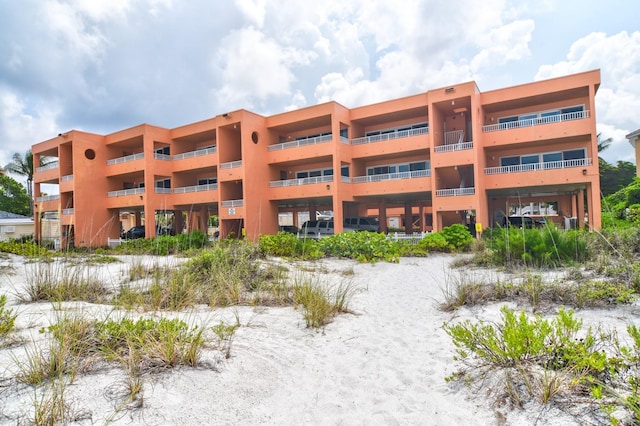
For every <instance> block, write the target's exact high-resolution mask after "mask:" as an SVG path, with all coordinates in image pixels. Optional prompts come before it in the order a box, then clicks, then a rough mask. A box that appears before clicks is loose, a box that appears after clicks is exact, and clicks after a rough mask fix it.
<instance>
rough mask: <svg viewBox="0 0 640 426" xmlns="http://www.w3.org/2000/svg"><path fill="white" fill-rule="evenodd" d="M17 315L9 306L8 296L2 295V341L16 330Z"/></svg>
mask: <svg viewBox="0 0 640 426" xmlns="http://www.w3.org/2000/svg"><path fill="white" fill-rule="evenodd" d="M17 317H18V315H16V314H14V313H13V309H9V308H7V296H6V295H4V294H2V295H0V342H2V340H3V339H5V338H6V337H7V336H8V335H9V334H10V333H11V332H13V330H15V327H16V318H17Z"/></svg>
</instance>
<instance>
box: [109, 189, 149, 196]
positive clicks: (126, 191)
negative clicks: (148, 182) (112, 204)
mask: <svg viewBox="0 0 640 426" xmlns="http://www.w3.org/2000/svg"><path fill="white" fill-rule="evenodd" d="M136 194H144V188H131V189H122V190H120V191H109V192H107V197H126V196H128V195H136Z"/></svg>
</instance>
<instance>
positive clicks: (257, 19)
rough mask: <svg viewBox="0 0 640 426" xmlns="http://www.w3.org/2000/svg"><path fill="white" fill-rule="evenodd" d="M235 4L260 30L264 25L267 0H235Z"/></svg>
mask: <svg viewBox="0 0 640 426" xmlns="http://www.w3.org/2000/svg"><path fill="white" fill-rule="evenodd" d="M235 4H236V6H237V7H238V9H240V11H241V12H242V13H243V14H244V16H246V17H247V19H249V21H250V22H251V23H252V24H254V25H256V26H257V27H259V28H260V27H262V26H263V25H264V17H265V15H266V13H267V11H266V4H267V1H266V0H235Z"/></svg>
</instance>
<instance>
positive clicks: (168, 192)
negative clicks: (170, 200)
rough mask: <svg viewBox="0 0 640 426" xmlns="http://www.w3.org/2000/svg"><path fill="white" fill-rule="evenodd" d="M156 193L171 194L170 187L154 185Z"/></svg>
mask: <svg viewBox="0 0 640 426" xmlns="http://www.w3.org/2000/svg"><path fill="white" fill-rule="evenodd" d="M155 192H156V194H171V188H160V187H157V186H156V187H155Z"/></svg>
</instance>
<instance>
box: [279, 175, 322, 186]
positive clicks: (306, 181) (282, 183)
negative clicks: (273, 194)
mask: <svg viewBox="0 0 640 426" xmlns="http://www.w3.org/2000/svg"><path fill="white" fill-rule="evenodd" d="M325 182H333V176H316V177H310V178H300V179H286V180H274V181H271V182H269V188H281V187H283V186H299V185H312V184H314V183H325Z"/></svg>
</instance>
